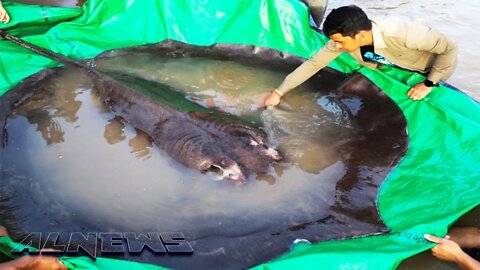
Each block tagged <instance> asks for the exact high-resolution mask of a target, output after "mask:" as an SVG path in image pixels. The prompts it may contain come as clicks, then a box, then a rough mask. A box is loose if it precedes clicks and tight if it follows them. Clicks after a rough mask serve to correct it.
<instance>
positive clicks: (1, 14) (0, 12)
mask: <svg viewBox="0 0 480 270" xmlns="http://www.w3.org/2000/svg"><path fill="white" fill-rule="evenodd" d="M0 21H2V22H3V23H8V22H9V21H10V16H8V12H7V11H6V10H5V8H4V7H3V5H2V3H1V2H0Z"/></svg>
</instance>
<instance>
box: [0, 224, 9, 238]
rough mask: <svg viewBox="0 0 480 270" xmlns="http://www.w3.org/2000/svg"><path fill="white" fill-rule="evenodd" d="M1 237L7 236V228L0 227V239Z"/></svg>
mask: <svg viewBox="0 0 480 270" xmlns="http://www.w3.org/2000/svg"><path fill="white" fill-rule="evenodd" d="M1 236H8V232H7V228H5V227H3V226H0V237H1Z"/></svg>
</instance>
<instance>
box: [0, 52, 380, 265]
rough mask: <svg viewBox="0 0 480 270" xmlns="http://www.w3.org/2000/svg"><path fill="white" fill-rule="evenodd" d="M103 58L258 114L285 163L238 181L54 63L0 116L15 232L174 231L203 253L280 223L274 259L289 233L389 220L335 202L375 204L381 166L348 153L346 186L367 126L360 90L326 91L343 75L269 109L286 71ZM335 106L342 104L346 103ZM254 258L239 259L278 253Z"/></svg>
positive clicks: (306, 234) (353, 228)
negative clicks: (193, 165) (173, 152)
mask: <svg viewBox="0 0 480 270" xmlns="http://www.w3.org/2000/svg"><path fill="white" fill-rule="evenodd" d="M97 66H98V67H99V68H100V69H102V70H116V71H122V72H125V73H128V74H131V75H136V76H139V77H142V78H143V79H148V80H151V81H157V82H159V83H164V84H168V85H170V86H173V87H174V88H175V89H178V91H181V92H183V93H185V95H186V96H187V98H189V99H190V100H192V101H194V102H197V103H199V104H202V105H204V106H206V107H210V108H215V109H219V110H222V111H226V112H228V113H232V114H234V115H237V116H240V117H243V118H245V119H249V121H251V122H253V123H255V124H261V125H262V126H263V128H264V130H265V131H266V132H267V133H268V134H269V137H270V139H271V140H272V142H273V144H275V145H276V146H277V147H278V148H279V149H280V150H281V151H282V153H283V155H284V156H285V160H286V162H284V163H282V164H280V165H277V166H275V168H274V169H273V170H272V172H271V174H270V175H269V176H264V177H258V178H257V179H250V181H249V182H248V183H247V184H246V185H244V186H242V187H238V186H233V185H229V184H228V182H226V181H218V176H217V175H216V174H214V173H207V174H202V173H199V172H196V171H193V170H190V169H188V168H185V167H184V166H182V165H180V164H178V163H177V162H176V161H175V160H173V159H171V158H170V157H169V156H167V154H166V153H165V152H163V151H162V150H161V149H159V148H157V147H156V146H155V145H152V143H151V141H150V139H149V137H148V136H147V135H146V134H145V133H143V132H142V131H140V130H136V129H135V128H134V127H132V126H131V125H130V124H128V123H125V121H124V120H122V119H120V118H118V117H115V115H114V114H113V113H112V112H110V111H109V109H108V108H106V107H105V106H104V105H103V102H102V101H100V100H99V99H98V97H97V96H96V95H95V94H93V92H92V91H91V89H92V87H93V85H92V82H91V80H90V79H89V78H87V77H86V76H85V75H84V74H83V73H82V72H79V71H78V70H77V69H74V68H62V69H60V70H59V71H58V72H57V73H55V74H54V75H52V76H50V77H48V78H47V79H45V80H43V81H41V82H39V83H38V84H37V86H36V89H35V91H34V94H33V95H32V96H31V97H29V98H28V99H27V100H26V101H25V102H24V103H23V104H21V105H20V106H18V107H16V108H15V109H13V111H12V114H11V116H10V117H9V118H8V120H7V124H6V130H7V133H8V144H7V146H6V147H5V148H3V149H0V151H1V155H0V156H1V157H2V160H0V162H1V164H2V167H1V172H0V173H1V174H2V179H5V180H4V181H3V182H2V184H3V185H4V186H3V187H2V193H3V194H2V197H3V198H6V199H5V201H4V202H3V203H2V210H3V212H5V213H3V214H6V216H9V217H8V218H7V222H8V223H14V224H15V227H16V228H18V230H19V231H21V232H31V231H42V232H51V231H59V232H65V233H67V232H72V231H98V232H101V231H115V232H124V231H136V232H147V231H158V232H163V231H179V232H182V233H184V234H185V236H186V237H187V239H188V240H189V241H191V242H192V243H193V244H194V250H195V254H196V255H200V256H201V255H202V254H204V255H205V256H209V255H211V254H216V253H218V250H219V248H218V243H219V242H225V241H226V240H225V239H232V238H238V239H241V238H242V237H244V238H245V236H249V235H250V236H252V237H251V238H255V235H256V234H259V233H261V234H265V235H267V236H268V237H267V238H271V237H272V236H271V235H279V234H284V235H286V237H285V238H284V239H282V240H273V241H274V242H275V241H279V242H278V243H282V244H283V245H284V246H283V247H281V248H277V249H274V248H272V249H271V252H272V253H277V254H275V255H276V256H278V255H280V254H281V253H282V252H285V251H286V249H287V248H288V245H289V244H288V243H291V241H292V240H293V239H295V238H297V237H301V238H307V239H308V240H310V241H319V240H325V239H332V238H342V237H347V236H352V235H359V234H368V233H374V232H377V231H379V230H385V228H384V227H383V225H382V223H381V222H379V221H378V219H376V218H375V217H366V216H365V217H364V218H363V219H362V218H359V217H358V216H351V215H350V214H351V213H350V212H348V211H346V212H342V210H341V209H340V210H339V207H338V204H339V200H340V199H339V197H342V196H339V195H340V194H342V193H343V192H349V190H350V189H358V190H360V191H361V192H362V196H361V197H360V196H358V197H357V198H352V199H351V200H352V201H351V202H348V200H349V199H346V198H345V196H343V197H342V198H341V200H342V202H340V203H345V205H348V204H350V205H355V206H354V209H353V210H352V209H350V210H351V211H352V213H353V212H355V213H359V214H360V216H361V215H362V213H365V210H366V209H370V211H376V210H375V205H374V201H375V197H376V186H377V185H378V184H379V183H380V182H381V181H382V180H383V178H384V176H385V175H386V173H387V172H388V168H386V167H384V166H383V165H381V164H376V163H375V162H376V161H369V160H365V161H364V163H363V165H362V164H355V166H358V168H357V167H356V170H358V173H359V174H363V176H362V177H364V178H365V179H366V180H365V181H364V182H363V183H360V182H361V181H358V182H359V183H353V184H352V185H353V186H347V187H345V185H344V184H343V185H341V184H340V182H341V181H342V179H343V178H344V177H345V176H346V175H347V174H348V171H349V170H350V169H351V168H350V167H351V166H353V165H352V164H351V163H349V161H348V160H349V159H350V156H351V154H352V152H354V151H356V149H355V147H358V146H357V145H356V144H355V143H352V142H355V138H357V137H361V134H360V132H361V131H360V130H358V127H356V125H355V122H354V121H353V119H352V118H354V117H355V115H356V114H357V113H358V111H359V110H361V109H362V107H363V101H362V99H361V98H360V97H356V96H354V95H350V96H348V97H346V98H345V97H344V99H343V100H342V102H337V101H336V98H335V96H334V95H332V93H331V92H330V91H331V90H332V89H334V88H335V87H337V86H338V85H339V83H340V80H341V79H343V77H342V76H339V77H336V80H332V78H331V77H328V76H327V75H325V76H326V78H327V79H325V83H324V84H321V85H320V86H319V85H318V84H315V85H314V84H311V83H306V84H304V85H303V86H301V88H303V89H299V90H297V91H296V92H297V94H292V95H290V97H289V98H288V99H286V101H287V102H288V104H284V105H283V106H284V107H285V108H286V109H278V110H277V109H276V110H263V109H260V108H259V104H260V102H261V101H262V98H263V97H264V96H265V94H266V93H267V92H268V91H270V89H271V88H272V87H273V86H275V85H277V84H278V83H279V82H281V80H282V79H283V77H284V76H285V75H286V73H285V72H278V71H272V70H270V69H267V68H261V67H256V68H253V67H250V66H245V65H242V64H239V63H235V62H228V61H227V62H222V61H218V60H211V59H205V58H159V57H155V56H152V55H149V54H141V53H140V54H135V55H126V56H122V57H116V58H111V59H101V60H98V61H97ZM329 76H331V75H329ZM340 104H348V105H349V106H348V108H349V110H348V112H346V111H344V107H342V106H341V105H340ZM367 159H368V158H367ZM369 163H371V164H369ZM355 178H356V177H355ZM372 187H373V188H372ZM334 206H335V207H336V208H335V209H336V210H332V209H333V208H334ZM340 208H341V207H340ZM5 209H6V210H5ZM372 209H373V210H372ZM362 211H363V212H362ZM367 212H368V211H367ZM8 219H10V221H9V220H8ZM312 222H313V223H315V222H317V223H316V225H318V226H317V229H316V230H314V231H313V232H314V233H312V231H309V230H306V229H304V227H308V226H307V225H305V224H312ZM319 228H321V229H319ZM277 238H281V237H277ZM204 239H206V240H204ZM212 239H213V240H212ZM245 239H248V237H247V238H245ZM202 241H203V242H202ZM239 241H240V242H238V243H237V244H232V245H231V246H229V247H226V248H225V250H226V252H225V251H222V252H224V253H225V254H221V256H225V257H227V256H228V257H229V258H234V257H242V256H244V255H242V254H237V255H232V254H229V252H230V251H229V248H232V247H239V246H240V247H241V246H242V245H244V246H248V245H251V243H247V242H245V241H243V240H239ZM242 241H243V242H242ZM212 243H216V244H212ZM240 249H242V248H240ZM221 256H220V257H221ZM255 256H256V257H255ZM255 256H254V257H255V258H247V260H250V261H248V262H244V263H246V264H248V265H249V266H252V265H255V264H258V263H261V262H264V261H265V260H266V259H271V258H273V257H272V256H273V254H264V255H262V254H260V255H259V254H257V255H255ZM262 256H265V257H262ZM183 259H184V260H186V259H185V258H183ZM146 261H147V262H151V263H155V258H147V259H146ZM177 263H178V260H177ZM187 265H188V263H187ZM243 265H245V264H243ZM217 266H218V265H217ZM187 267H188V266H187ZM209 267H211V266H209Z"/></svg>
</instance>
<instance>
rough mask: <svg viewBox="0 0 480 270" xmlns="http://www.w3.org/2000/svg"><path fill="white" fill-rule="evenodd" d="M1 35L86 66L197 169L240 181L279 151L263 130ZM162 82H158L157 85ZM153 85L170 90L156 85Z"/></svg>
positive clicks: (108, 100) (104, 93) (264, 168)
mask: <svg viewBox="0 0 480 270" xmlns="http://www.w3.org/2000/svg"><path fill="white" fill-rule="evenodd" d="M0 35H2V36H3V37H4V38H6V39H8V40H11V41H13V42H15V43H17V44H19V45H21V46H23V47H26V48H29V49H31V50H33V51H35V52H37V53H40V54H42V55H44V56H47V57H49V58H52V59H54V60H56V61H58V62H61V63H64V64H70V65H74V66H76V67H78V68H80V69H81V70H83V71H85V72H86V73H87V74H88V76H89V77H90V78H92V80H93V81H94V83H95V88H96V91H97V92H98V94H99V95H100V97H101V98H102V100H103V101H104V102H105V104H107V105H108V106H109V107H110V108H111V110H112V111H113V112H114V113H115V114H116V115H118V116H120V117H122V118H124V119H125V120H126V121H128V122H129V123H130V124H131V125H132V126H133V127H135V128H138V129H140V130H142V131H144V132H145V133H147V134H148V135H149V136H150V137H151V138H152V140H153V141H154V142H155V144H156V145H158V146H159V147H160V148H162V149H164V150H165V151H166V152H167V153H168V154H169V155H170V156H171V157H173V158H174V159H175V160H177V161H178V162H180V163H182V164H183V165H185V166H187V167H189V168H192V169H195V170H198V171H202V172H203V171H207V170H209V169H214V168H216V169H218V170H220V171H221V172H222V175H223V176H224V177H225V178H226V179H230V180H235V181H238V182H244V181H245V180H246V179H247V178H248V176H249V175H252V174H261V173H267V172H268V171H269V170H270V167H271V165H272V163H274V162H275V161H278V160H280V159H281V158H280V155H279V153H278V152H277V151H276V150H275V149H273V148H271V147H269V146H268V145H267V141H266V137H267V136H266V134H265V132H263V131H262V130H260V129H258V128H256V127H252V126H249V125H247V124H245V123H243V122H240V121H238V120H232V121H230V120H231V119H230V118H233V117H229V116H224V117H213V113H210V112H208V111H207V112H206V111H203V112H192V111H190V112H188V111H181V110H177V109H175V108H174V107H172V106H169V105H167V104H165V103H162V102H159V101H158V100H154V99H152V98H150V97H148V96H146V95H144V94H142V93H140V92H139V91H136V90H135V89H132V87H130V86H128V85H125V84H123V83H121V82H119V81H118V80H116V79H115V78H113V77H112V76H110V75H109V74H107V73H103V72H101V71H98V70H96V69H95V68H93V67H92V66H89V65H87V64H85V63H84V62H80V61H77V60H74V59H71V58H68V57H65V56H63V55H59V54H56V53H54V52H51V51H48V50H45V49H43V48H40V47H38V46H35V45H33V44H30V43H28V42H25V41H23V40H21V39H18V38H16V37H13V36H10V35H8V34H6V33H5V32H3V31H2V32H0ZM160 86H161V87H160ZM159 88H161V89H158V91H175V90H174V89H171V88H170V87H168V86H165V85H159Z"/></svg>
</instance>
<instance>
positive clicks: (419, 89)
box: [407, 82, 433, 100]
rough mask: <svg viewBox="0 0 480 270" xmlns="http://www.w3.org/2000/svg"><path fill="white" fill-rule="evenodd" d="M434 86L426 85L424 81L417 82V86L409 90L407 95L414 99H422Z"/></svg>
mask: <svg viewBox="0 0 480 270" xmlns="http://www.w3.org/2000/svg"><path fill="white" fill-rule="evenodd" d="M432 88H433V87H428V86H425V84H424V83H423V82H421V83H417V84H416V85H415V86H413V87H412V88H410V90H408V92H407V96H408V97H409V98H411V99H413V100H422V99H423V98H424V97H426V96H427V95H428V93H430V91H432Z"/></svg>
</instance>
